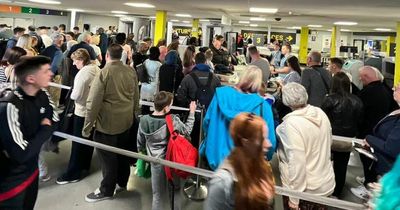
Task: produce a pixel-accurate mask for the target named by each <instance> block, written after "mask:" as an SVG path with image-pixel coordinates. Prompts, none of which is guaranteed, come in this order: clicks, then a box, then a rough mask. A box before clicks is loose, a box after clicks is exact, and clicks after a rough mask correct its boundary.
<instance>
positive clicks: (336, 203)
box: [50, 83, 366, 210]
mask: <svg viewBox="0 0 400 210" xmlns="http://www.w3.org/2000/svg"><path fill="white" fill-rule="evenodd" d="M50 86H53V87H58V88H63V89H71V87H68V86H65V85H59V84H56V83H50ZM140 104H141V105H146V106H152V105H153V103H152V102H148V101H142V100H141V101H140ZM171 109H174V110H181V111H188V110H189V109H188V108H183V107H176V106H173V107H171ZM196 112H201V111H200V110H196ZM53 135H55V136H58V137H62V138H65V139H69V140H72V141H74V142H77V143H80V144H84V145H88V146H91V147H94V148H97V149H102V150H106V151H109V152H113V153H117V154H120V155H124V156H127V157H132V158H137V159H142V160H144V161H147V162H152V163H158V164H161V165H164V166H168V167H171V168H176V169H179V170H182V171H187V172H190V173H192V174H195V175H200V176H203V177H206V178H211V177H212V176H213V175H214V172H213V171H209V170H205V169H201V168H196V167H190V166H186V165H183V164H179V163H175V162H171V161H167V160H164V159H160V158H154V157H150V156H147V155H143V154H140V153H136V152H132V151H128V150H123V149H120V148H116V147H112V146H109V145H105V144H101V143H98V142H94V141H91V140H87V139H83V138H79V137H76V136H72V135H69V134H66V133H61V132H54V133H53ZM333 141H342V142H357V143H362V140H361V139H355V138H349V137H343V136H333ZM275 191H276V194H278V195H283V196H289V197H293V198H298V199H301V200H306V201H310V202H314V203H319V204H323V205H327V206H332V207H335V208H340V209H348V210H358V209H360V210H361V209H365V208H366V207H365V206H364V205H362V204H358V203H352V202H348V201H343V200H338V199H333V198H328V197H324V196H318V195H314V194H310V193H306V192H298V191H294V190H290V189H287V188H283V187H280V186H275Z"/></svg>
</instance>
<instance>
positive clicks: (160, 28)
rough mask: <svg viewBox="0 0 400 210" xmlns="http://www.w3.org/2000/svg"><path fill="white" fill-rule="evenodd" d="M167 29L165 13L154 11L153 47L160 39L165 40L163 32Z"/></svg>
mask: <svg viewBox="0 0 400 210" xmlns="http://www.w3.org/2000/svg"><path fill="white" fill-rule="evenodd" d="M166 28H167V12H166V11H160V10H157V11H156V24H155V30H154V42H153V43H154V45H156V44H157V43H158V41H159V40H160V39H165V32H166Z"/></svg>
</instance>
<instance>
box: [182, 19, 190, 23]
mask: <svg viewBox="0 0 400 210" xmlns="http://www.w3.org/2000/svg"><path fill="white" fill-rule="evenodd" d="M182 23H190V21H188V20H184V21H182Z"/></svg>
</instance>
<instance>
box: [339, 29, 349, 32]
mask: <svg viewBox="0 0 400 210" xmlns="http://www.w3.org/2000/svg"><path fill="white" fill-rule="evenodd" d="M340 31H341V32H349V31H350V29H344V28H342V29H340Z"/></svg>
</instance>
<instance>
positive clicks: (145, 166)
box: [135, 153, 151, 179]
mask: <svg viewBox="0 0 400 210" xmlns="http://www.w3.org/2000/svg"><path fill="white" fill-rule="evenodd" d="M144 154H146V153H144ZM135 175H136V176H138V177H142V178H145V179H148V178H150V177H151V166H150V163H149V162H146V161H144V160H142V159H138V160H137V161H136V170H135Z"/></svg>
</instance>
